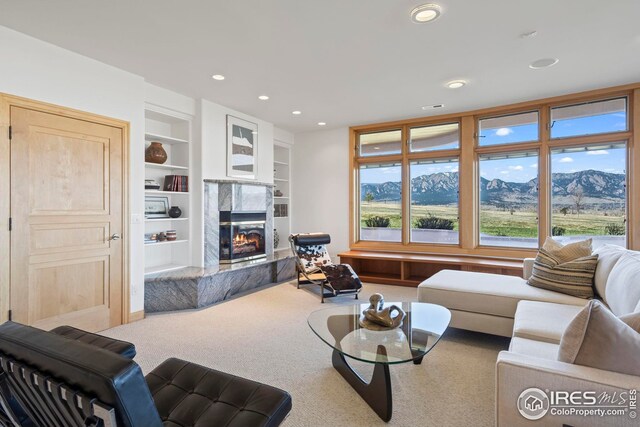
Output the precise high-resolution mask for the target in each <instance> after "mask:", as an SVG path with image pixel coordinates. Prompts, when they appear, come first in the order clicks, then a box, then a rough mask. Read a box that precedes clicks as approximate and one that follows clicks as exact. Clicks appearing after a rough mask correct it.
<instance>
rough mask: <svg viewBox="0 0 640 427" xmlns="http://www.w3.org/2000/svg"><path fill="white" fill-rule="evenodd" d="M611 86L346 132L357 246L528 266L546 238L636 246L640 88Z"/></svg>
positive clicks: (639, 205)
mask: <svg viewBox="0 0 640 427" xmlns="http://www.w3.org/2000/svg"><path fill="white" fill-rule="evenodd" d="M614 90H615V91H614ZM614 90H612V91H611V92H609V93H608V94H605V95H603V93H604V92H603V91H599V92H598V95H597V98H596V97H595V96H594V98H593V99H591V100H589V99H587V98H585V95H584V94H581V95H578V96H575V97H571V98H569V97H562V98H561V99H562V103H560V102H559V101H557V100H553V101H540V102H531V103H527V104H521V105H520V106H519V107H514V106H507V107H505V108H503V109H497V108H491V109H487V110H485V111H480V112H478V111H475V112H469V113H463V114H460V115H458V116H455V115H453V114H447V115H446V116H441V117H439V118H438V117H436V118H429V119H415V120H414V119H409V120H403V121H396V122H393V123H388V124H380V125H379V126H372V125H366V126H362V127H353V128H351V129H350V131H351V134H350V141H351V144H352V146H351V149H350V150H349V152H350V155H351V158H350V163H351V164H352V165H353V170H352V173H351V174H350V184H351V185H352V186H351V187H350V193H351V194H353V197H354V199H353V200H352V203H350V205H349V206H350V207H351V208H350V209H351V211H350V214H351V216H350V219H351V222H350V224H351V230H352V232H353V234H352V235H351V236H350V239H351V241H352V245H351V248H352V249H361V250H389V251H393V252H409V253H421V252H424V253H441V254H444V253H447V254H456V253H457V254H464V255H471V256H497V257H506V258H522V257H525V256H532V255H533V254H534V253H535V250H536V249H537V248H538V246H539V245H540V244H541V243H542V242H544V240H545V239H546V238H547V236H553V237H555V238H557V239H558V240H560V241H564V242H571V241H576V240H583V239H588V238H591V239H593V246H594V247H598V246H600V245H602V244H614V245H620V246H623V247H626V246H627V244H629V245H632V246H633V248H634V249H637V248H639V246H638V245H640V238H638V239H634V237H636V236H638V232H639V231H640V230H639V229H637V228H636V227H640V198H637V200H636V198H632V195H633V196H635V195H636V194H640V193H639V191H640V188H636V187H637V185H635V186H634V184H636V182H637V180H633V179H631V178H629V179H628V180H627V176H629V177H632V176H634V175H632V173H633V172H634V171H633V170H631V171H629V170H628V169H631V168H632V167H633V165H636V164H637V163H639V162H640V152H637V151H636V150H640V148H638V144H634V142H633V141H636V140H637V138H638V136H639V135H637V134H635V132H638V130H637V129H636V128H637V127H635V128H634V126H632V124H633V123H635V122H636V121H637V120H639V119H640V109H633V108H632V107H631V106H633V105H635V104H637V102H638V101H639V100H638V99H635V98H634V96H638V95H640V83H639V84H638V85H636V86H629V87H627V88H624V89H621V88H617V89H614ZM558 99H560V98H558ZM516 108H518V109H516ZM637 167H640V166H637ZM636 172H637V171H636ZM541 185H544V187H542V186H541ZM627 197H629V199H627ZM383 242H384V243H383ZM404 273H406V274H405V276H406V275H407V274H409V276H411V275H415V273H416V272H404Z"/></svg>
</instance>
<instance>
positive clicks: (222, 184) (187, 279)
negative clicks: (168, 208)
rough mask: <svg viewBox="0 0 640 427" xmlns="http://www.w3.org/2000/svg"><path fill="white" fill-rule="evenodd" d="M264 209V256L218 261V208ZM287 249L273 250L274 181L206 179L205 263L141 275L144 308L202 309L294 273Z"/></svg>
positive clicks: (238, 210)
mask: <svg viewBox="0 0 640 427" xmlns="http://www.w3.org/2000/svg"><path fill="white" fill-rule="evenodd" d="M221 211H234V212H256V211H261V212H266V223H265V242H267V244H266V246H265V252H266V258H263V259H258V260H252V261H241V262H238V263H235V264H226V265H225V264H223V265H221V264H220V259H219V258H220V246H219V245H220V212H221ZM295 274H296V270H295V261H294V259H293V257H292V256H291V254H289V253H282V252H280V253H274V250H273V185H272V184H267V183H258V182H246V181H231V180H205V181H204V267H185V268H182V269H179V270H173V271H168V272H164V273H156V274H153V275H149V276H146V277H145V295H144V308H145V311H146V312H148V313H152V312H159V311H174V310H185V309H194V308H202V307H206V306H208V305H211V304H215V303H217V302H220V301H223V300H225V299H228V298H230V297H231V296H233V295H236V294H238V293H241V292H246V291H249V290H252V289H256V288H259V287H261V286H265V285H268V284H271V283H278V282H283V281H286V280H290V279H292V278H294V277H295Z"/></svg>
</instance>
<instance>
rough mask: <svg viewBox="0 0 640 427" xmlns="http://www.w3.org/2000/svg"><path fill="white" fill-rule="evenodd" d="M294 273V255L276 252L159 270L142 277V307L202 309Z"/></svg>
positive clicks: (148, 310) (147, 310)
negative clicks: (231, 261) (264, 256)
mask: <svg viewBox="0 0 640 427" xmlns="http://www.w3.org/2000/svg"><path fill="white" fill-rule="evenodd" d="M295 272H296V267H295V261H294V259H293V257H292V256H290V254H288V253H287V254H282V255H279V254H278V253H277V254H276V255H269V256H268V257H267V259H263V260H257V261H245V262H239V263H236V264H222V265H219V266H216V267H205V268H199V267H188V268H183V269H180V270H175V271H169V272H166V273H158V274H155V275H153V276H150V277H147V278H146V279H145V285H144V288H145V293H144V309H145V311H146V312H147V313H153V312H159V311H174V310H185V309H193V308H202V307H206V306H208V305H211V304H215V303H217V302H220V301H224V300H226V299H229V298H230V297H232V296H233V295H236V294H239V293H242V292H246V291H250V290H252V289H256V288H259V287H261V286H265V285H269V284H271V283H279V282H284V281H286V280H290V279H292V278H294V277H295V274H296V273H295Z"/></svg>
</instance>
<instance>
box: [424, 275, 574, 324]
mask: <svg viewBox="0 0 640 427" xmlns="http://www.w3.org/2000/svg"><path fill="white" fill-rule="evenodd" d="M418 300H419V301H421V302H430V303H433V304H440V305H443V306H445V307H447V308H449V309H453V310H460V311H468V312H471V313H483V314H490V315H494V316H503V317H509V318H513V317H514V315H515V312H516V306H517V305H518V302H520V301H521V300H531V301H548V302H556V303H559V304H572V305H580V306H582V305H584V304H585V303H586V300H584V299H581V298H576V297H572V296H570V295H565V294H561V293H558V292H553V291H548V290H546V289H539V288H534V287H533V286H529V285H527V282H526V281H525V280H524V279H522V278H520V277H516V276H507V275H501V274H489V273H475V272H471V271H456V270H441V271H439V272H438V273H436V274H434V275H433V276H431V277H430V278H428V279H427V280H425V281H424V282H422V283H421V284H420V285H419V286H418Z"/></svg>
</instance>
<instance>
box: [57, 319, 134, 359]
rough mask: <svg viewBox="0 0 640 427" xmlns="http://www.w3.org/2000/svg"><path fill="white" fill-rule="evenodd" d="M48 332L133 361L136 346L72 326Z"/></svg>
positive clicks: (60, 327) (59, 327)
mask: <svg viewBox="0 0 640 427" xmlns="http://www.w3.org/2000/svg"><path fill="white" fill-rule="evenodd" d="M49 332H51V333H53V334H56V335H60V336H63V337H65V338H69V339H72V340H75V341H80V342H83V343H86V344H91V345H93V346H95V347H99V348H102V349H105V350H109V351H111V352H113V353H116V354H119V355H120V356H124V357H126V358H127V359H133V358H134V357H135V356H136V346H135V345H133V344H132V343H130V342H127V341H121V340H116V339H113V338H109V337H105V336H103V335H98V334H94V333H91V332H87V331H83V330H82V329H78V328H74V327H72V326H58V327H57V328H55V329H52V330H51V331H49Z"/></svg>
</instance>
